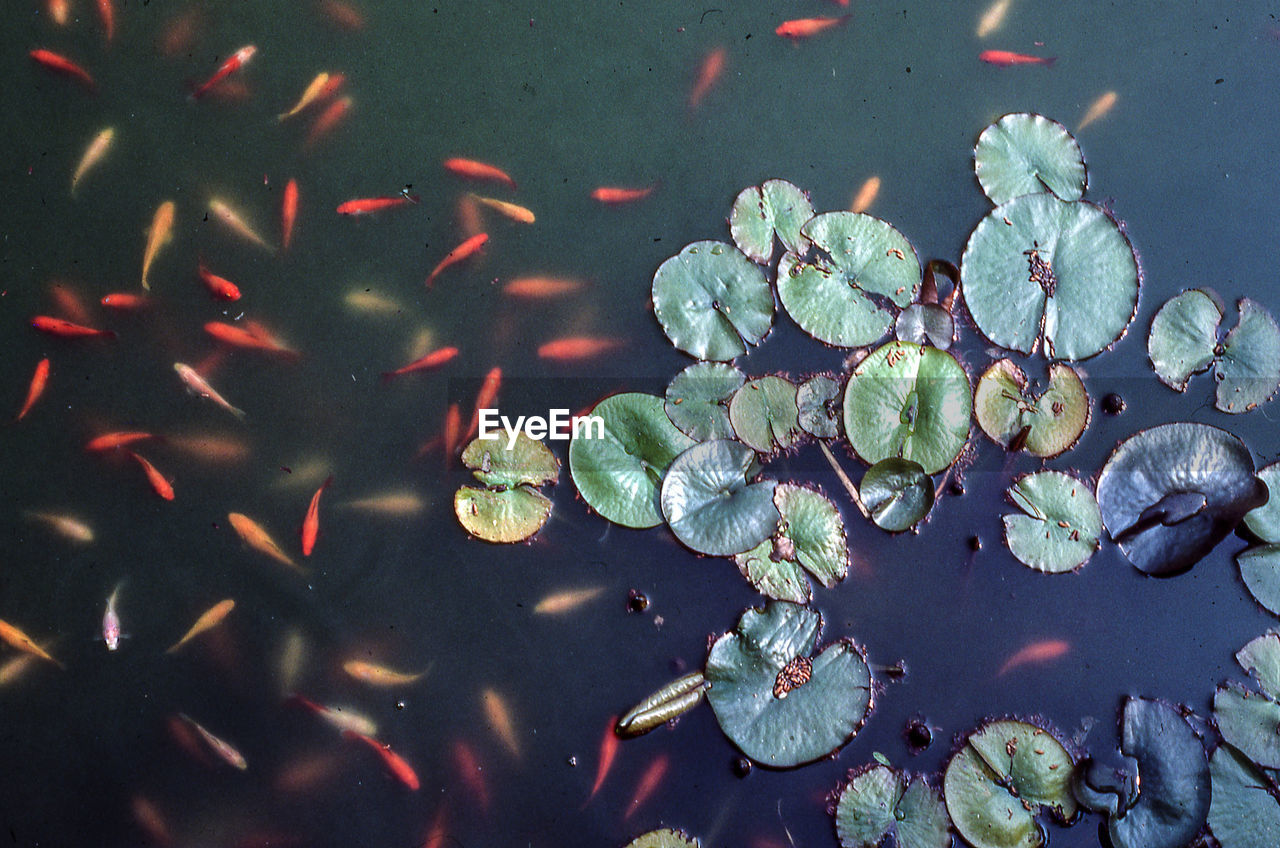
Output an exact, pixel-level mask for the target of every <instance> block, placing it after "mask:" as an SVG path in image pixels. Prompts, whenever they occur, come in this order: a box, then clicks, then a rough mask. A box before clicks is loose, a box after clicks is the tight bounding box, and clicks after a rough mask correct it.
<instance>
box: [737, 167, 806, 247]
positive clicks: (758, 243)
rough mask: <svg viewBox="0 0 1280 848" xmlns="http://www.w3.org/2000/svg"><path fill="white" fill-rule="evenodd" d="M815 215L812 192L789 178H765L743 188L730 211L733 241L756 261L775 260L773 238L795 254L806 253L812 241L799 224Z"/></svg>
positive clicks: (801, 224)
mask: <svg viewBox="0 0 1280 848" xmlns="http://www.w3.org/2000/svg"><path fill="white" fill-rule="evenodd" d="M812 217H813V204H812V203H811V202H810V201H809V195H808V194H807V193H805V192H804V191H802V190H800V189H799V188H797V187H796V186H794V185H792V184H791V183H789V182H787V181H786V180H766V181H765V182H764V184H763V185H761V186H760V187H759V188H756V187H755V186H751V187H750V188H744V189H743V190H742V191H741V192H739V193H738V196H737V197H736V198H734V201H733V209H732V211H730V213H729V234H730V235H732V236H733V243H734V244H736V245H737V246H738V249H739V250H741V251H742V252H743V253H745V254H746V255H747V256H748V257H750V258H751V259H752V260H754V261H755V262H759V263H760V264H762V265H767V264H768V263H769V260H771V259H773V237H774V236H775V235H777V237H778V240H779V241H781V242H782V244H783V246H784V247H786V248H787V250H790V251H791V252H792V253H805V252H806V251H808V249H809V240H808V239H807V238H805V237H804V236H803V235H802V234H801V232H800V227H801V226H803V225H804V222H805V221H808V220H809V219H810V218H812Z"/></svg>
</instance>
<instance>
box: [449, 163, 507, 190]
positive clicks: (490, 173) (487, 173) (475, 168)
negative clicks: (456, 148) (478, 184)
mask: <svg viewBox="0 0 1280 848" xmlns="http://www.w3.org/2000/svg"><path fill="white" fill-rule="evenodd" d="M444 168H445V170H446V171H449V172H451V173H454V174H457V175H458V176H460V177H466V178H467V179H469V180H495V181H497V182H500V183H504V184H506V185H507V187H508V188H510V189H512V190H513V191H514V190H515V187H516V181H515V180H513V179H511V175H510V174H508V173H507V172H506V171H504V170H502V169H501V168H498V167H496V166H494V165H490V164H488V163H486V162H477V161H476V160H474V159H462V158H459V157H457V156H455V157H453V158H451V159H446V160H444Z"/></svg>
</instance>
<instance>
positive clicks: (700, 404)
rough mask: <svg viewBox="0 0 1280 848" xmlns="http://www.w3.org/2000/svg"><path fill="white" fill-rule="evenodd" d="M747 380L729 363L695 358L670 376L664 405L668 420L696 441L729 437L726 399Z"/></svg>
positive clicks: (729, 429) (729, 425)
mask: <svg viewBox="0 0 1280 848" xmlns="http://www.w3.org/2000/svg"><path fill="white" fill-rule="evenodd" d="M746 381H747V375H746V374H743V373H742V372H741V371H739V370H738V369H737V368H735V367H734V366H732V365H726V364H724V363H721V362H695V363H693V364H692V365H690V366H689V367H688V368H686V369H684V370H683V371H681V372H680V373H679V374H677V375H676V376H675V377H673V378H672V379H671V383H670V384H668V386H667V399H666V403H665V405H664V408H665V409H666V411H667V417H668V418H670V419H671V423H672V424H675V425H676V427H677V428H679V430H680V432H682V433H684V434H685V435H686V436H689V437H691V438H693V439H696V440H697V441H699V442H705V441H706V440H707V439H732V438H733V425H732V424H730V423H729V400H730V399H731V398H732V397H733V393H734V392H736V391H737V390H738V388H739V387H740V386H741V385H742V384H743V383H745V382H746Z"/></svg>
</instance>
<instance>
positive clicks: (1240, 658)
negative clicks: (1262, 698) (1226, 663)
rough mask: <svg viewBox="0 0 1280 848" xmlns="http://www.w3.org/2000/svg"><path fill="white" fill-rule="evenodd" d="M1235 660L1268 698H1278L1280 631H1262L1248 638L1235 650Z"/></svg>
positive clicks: (1279, 686)
mask: <svg viewBox="0 0 1280 848" xmlns="http://www.w3.org/2000/svg"><path fill="white" fill-rule="evenodd" d="M1236 662H1238V663H1240V667H1241V668H1243V669H1244V670H1245V671H1247V672H1248V673H1249V674H1251V675H1253V679H1254V680H1256V681H1258V688H1260V689H1261V690H1262V691H1263V693H1264V694H1265V695H1266V696H1267V697H1268V698H1270V699H1271V700H1273V701H1276V700H1280V633H1274V632H1272V633H1264V634H1262V635H1261V636H1258V637H1257V638H1255V639H1251V640H1249V643H1248V644H1247V645H1245V646H1244V647H1243V648H1241V649H1240V650H1238V651H1236Z"/></svg>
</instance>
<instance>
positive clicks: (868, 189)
mask: <svg viewBox="0 0 1280 848" xmlns="http://www.w3.org/2000/svg"><path fill="white" fill-rule="evenodd" d="M879 193H880V178H879V177H868V178H867V181H866V182H865V183H863V184H862V188H860V189H858V193H857V194H856V195H854V198H853V202H852V203H850V204H849V211H850V212H866V211H867V210H868V209H870V208H871V204H873V203H875V202H876V195H878V194H879Z"/></svg>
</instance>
